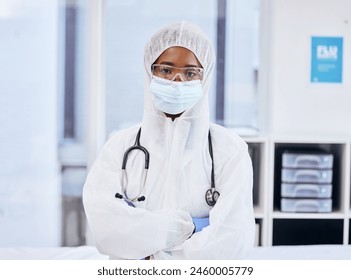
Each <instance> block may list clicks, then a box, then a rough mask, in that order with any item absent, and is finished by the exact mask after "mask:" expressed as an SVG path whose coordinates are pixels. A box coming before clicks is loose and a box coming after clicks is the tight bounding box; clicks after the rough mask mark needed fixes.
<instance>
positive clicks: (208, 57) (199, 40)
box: [142, 21, 215, 152]
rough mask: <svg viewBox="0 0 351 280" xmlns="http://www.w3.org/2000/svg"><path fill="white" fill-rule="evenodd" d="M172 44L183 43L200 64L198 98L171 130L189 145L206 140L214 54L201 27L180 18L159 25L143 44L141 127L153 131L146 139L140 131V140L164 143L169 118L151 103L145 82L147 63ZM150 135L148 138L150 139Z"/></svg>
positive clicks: (149, 75) (149, 80)
mask: <svg viewBox="0 0 351 280" xmlns="http://www.w3.org/2000/svg"><path fill="white" fill-rule="evenodd" d="M174 46H179V47H184V48H187V49H189V50H190V51H192V52H193V53H194V55H195V56H196V57H197V59H198V60H199V62H200V63H201V65H202V66H203V68H204V77H203V80H202V85H203V97H202V99H201V100H200V101H199V102H198V103H197V104H196V105H195V106H194V107H193V108H192V109H189V110H187V111H185V112H184V113H183V114H182V115H181V116H180V117H179V118H177V119H176V120H175V122H174V123H173V126H176V127H175V131H174V132H175V133H177V131H178V132H179V133H180V134H181V137H182V138H183V141H185V142H184V145H185V146H186V148H188V149H192V148H193V144H194V143H199V141H201V142H202V141H203V140H206V141H207V137H205V136H206V135H207V133H208V129H209V104H208V94H209V88H210V83H211V78H212V72H213V68H214V63H215V55H214V51H213V48H212V45H211V42H210V41H209V39H208V38H207V36H206V35H205V34H204V33H203V31H202V30H200V29H199V28H198V27H196V26H194V25H192V24H189V23H187V22H184V21H182V22H177V23H174V24H171V25H169V26H167V27H164V28H162V29H160V30H159V31H158V32H157V33H156V34H154V35H153V36H152V37H151V39H150V40H149V42H147V44H146V46H145V52H144V66H145V72H146V75H145V86H144V114H143V127H145V130H146V128H147V129H148V131H153V135H149V136H148V137H147V138H148V139H145V135H144V141H146V143H147V144H151V143H155V141H156V142H157V143H158V145H161V146H162V143H165V139H164V135H165V131H166V130H167V127H168V126H169V123H170V122H171V120H170V119H169V118H167V117H166V116H165V114H164V113H163V112H161V111H159V110H158V109H157V108H156V107H155V106H154V104H153V98H154V96H153V94H152V93H151V92H150V91H149V85H150V82H151V79H152V73H151V65H152V64H153V63H154V62H155V60H156V59H157V58H158V57H159V56H160V55H161V54H162V53H163V52H164V51H165V50H166V49H168V48H170V47H174ZM180 130H181V131H180ZM150 136H151V138H152V139H150ZM142 138H143V136H142ZM183 141H182V142H183ZM194 141H195V142H194ZM150 142H151V143H150ZM149 146H150V145H149ZM158 148H160V146H158ZM178 148H180V147H178ZM151 149H152V148H151ZM178 152H179V150H178Z"/></svg>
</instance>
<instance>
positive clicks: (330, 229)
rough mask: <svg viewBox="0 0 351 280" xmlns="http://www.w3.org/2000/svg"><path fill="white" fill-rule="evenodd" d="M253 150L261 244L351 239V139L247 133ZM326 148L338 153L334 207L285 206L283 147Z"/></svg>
mask: <svg viewBox="0 0 351 280" xmlns="http://www.w3.org/2000/svg"><path fill="white" fill-rule="evenodd" d="M245 141H246V142H247V143H248V145H249V150H250V151H251V150H254V152H253V153H252V152H251V155H253V158H252V159H253V168H254V193H253V194H254V207H255V218H256V223H257V224H258V226H259V230H258V232H259V238H258V240H259V245H261V246H272V245H273V246H274V245H307V244H344V245H346V244H350V236H351V230H350V219H351V207H350V176H351V175H350V174H351V170H350V169H351V167H350V161H351V152H350V146H351V139H349V138H342V137H341V138H331V137H327V138H323V137H321V136H316V137H314V136H313V137H309V138H306V137H305V138H301V137H300V138H299V137H296V136H292V137H288V136H284V137H277V136H269V137H268V136H267V137H247V138H245ZM311 149H312V150H320V151H324V152H327V153H331V154H333V156H334V165H333V181H332V211H331V212H330V213H304V212H302V213H294V212H292V213H291V212H290V213H289V212H282V211H281V169H282V153H283V151H286V150H293V151H295V150H299V151H301V150H302V151H304V150H305V151H310V150H311Z"/></svg>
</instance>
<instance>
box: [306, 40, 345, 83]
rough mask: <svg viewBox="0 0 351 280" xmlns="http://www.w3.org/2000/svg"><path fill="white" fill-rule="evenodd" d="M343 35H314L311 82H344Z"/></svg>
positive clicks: (312, 41)
mask: <svg viewBox="0 0 351 280" xmlns="http://www.w3.org/2000/svg"><path fill="white" fill-rule="evenodd" d="M342 47H343V38H342V37H312V40H311V83H342V57H343V48H342Z"/></svg>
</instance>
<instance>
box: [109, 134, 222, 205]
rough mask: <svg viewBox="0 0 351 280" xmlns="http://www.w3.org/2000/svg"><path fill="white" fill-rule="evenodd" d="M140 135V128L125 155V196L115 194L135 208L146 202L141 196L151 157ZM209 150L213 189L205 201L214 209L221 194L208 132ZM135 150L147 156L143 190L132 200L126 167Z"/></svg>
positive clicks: (122, 182)
mask: <svg viewBox="0 0 351 280" xmlns="http://www.w3.org/2000/svg"><path fill="white" fill-rule="evenodd" d="M140 134H141V128H139V131H138V134H137V136H136V138H135V142H134V145H133V146H131V147H129V148H128V149H127V150H126V151H125V153H124V155H123V161H122V179H121V186H122V193H123V194H124V195H122V194H120V193H116V194H115V197H116V198H119V199H124V200H125V201H126V202H127V203H128V205H130V206H133V207H135V205H134V202H140V201H144V200H145V196H140V195H141V193H142V192H143V190H144V187H145V182H146V178H147V173H148V171H149V162H150V155H149V152H148V150H147V149H146V148H145V147H143V146H141V145H140ZM208 149H209V153H210V157H211V161H212V167H211V187H210V188H209V189H208V190H207V191H206V193H205V200H206V203H207V204H208V205H209V206H211V207H212V206H214V205H215V204H216V202H217V200H218V197H219V192H218V191H217V190H216V185H215V177H214V163H213V150H212V140H211V132H210V131H209V132H208ZM133 150H140V151H142V152H143V153H144V155H145V169H144V172H143V179H142V181H143V188H142V189H141V190H140V191H139V194H138V195H136V196H135V197H133V198H130V197H128V195H127V188H126V185H127V184H128V177H127V174H126V165H127V160H128V156H129V154H130V153H131V152H132V151H133Z"/></svg>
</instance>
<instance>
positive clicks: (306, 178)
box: [282, 168, 333, 184]
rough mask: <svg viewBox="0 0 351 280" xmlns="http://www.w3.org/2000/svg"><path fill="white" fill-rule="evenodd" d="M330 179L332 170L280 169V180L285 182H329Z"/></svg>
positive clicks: (331, 178)
mask: <svg viewBox="0 0 351 280" xmlns="http://www.w3.org/2000/svg"><path fill="white" fill-rule="evenodd" d="M332 180H333V171H332V170H318V169H287V168H283V169H282V182H285V183H316V184H330V183H331V182H332Z"/></svg>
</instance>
